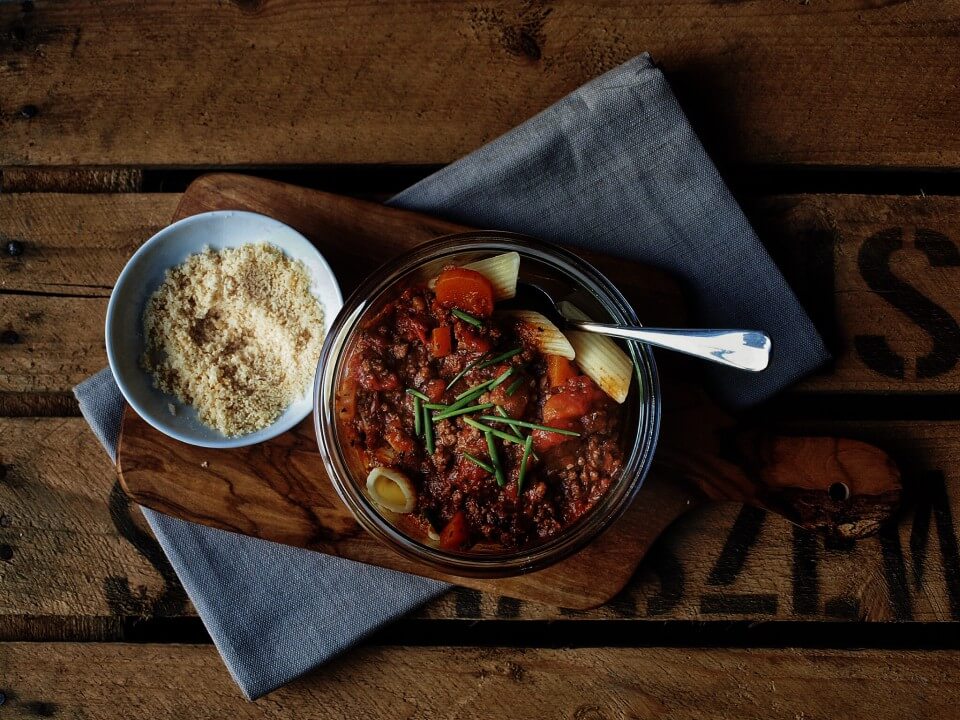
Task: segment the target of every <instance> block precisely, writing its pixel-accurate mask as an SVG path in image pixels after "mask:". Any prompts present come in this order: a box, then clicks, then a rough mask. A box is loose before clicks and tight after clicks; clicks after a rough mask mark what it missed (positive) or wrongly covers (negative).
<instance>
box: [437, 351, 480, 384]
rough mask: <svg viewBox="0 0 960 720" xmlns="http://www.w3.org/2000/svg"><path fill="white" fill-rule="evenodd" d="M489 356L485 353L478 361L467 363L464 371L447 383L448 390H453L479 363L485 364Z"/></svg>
mask: <svg viewBox="0 0 960 720" xmlns="http://www.w3.org/2000/svg"><path fill="white" fill-rule="evenodd" d="M487 355H488V353H483V354H482V355H481V356H480V357H478V358H477V359H476V360H472V361H470V362H469V363H467V364H466V365H465V366H464V368H463V370H461V371H460V372H458V373H457V374H456V375H454V376H453V380H451V381H450V382H448V383H447V390H449V389H450V388H452V387H453V386H454V385H456V384H457V382H458V381H459V380H460V378H462V377H463V376H464V375H466V374H467V373H468V372H470V371H471V370H473V368H475V367H476V366H477V363H479V362H483V359H484V358H485V357H486V356H487Z"/></svg>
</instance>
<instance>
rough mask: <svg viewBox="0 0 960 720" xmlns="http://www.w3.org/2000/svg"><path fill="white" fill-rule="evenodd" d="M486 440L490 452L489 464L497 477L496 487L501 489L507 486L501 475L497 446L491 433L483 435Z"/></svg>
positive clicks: (501, 467)
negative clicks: (490, 463)
mask: <svg viewBox="0 0 960 720" xmlns="http://www.w3.org/2000/svg"><path fill="white" fill-rule="evenodd" d="M484 434H485V435H486V438H487V449H488V450H490V462H492V463H493V474H494V475H496V477H497V485H499V486H500V487H503V486H504V485H506V484H507V478H506V477H505V476H504V474H503V466H502V465H501V464H500V456H499V455H498V454H497V444H496V443H495V442H494V440H493V433H492V432H487V433H484Z"/></svg>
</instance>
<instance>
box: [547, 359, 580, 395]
mask: <svg viewBox="0 0 960 720" xmlns="http://www.w3.org/2000/svg"><path fill="white" fill-rule="evenodd" d="M576 376H577V368H576V367H574V365H573V363H572V362H570V361H569V360H567V359H566V358H565V357H560V356H559V355H547V379H548V380H549V381H550V387H552V388H558V387H560V386H561V385H564V384H565V383H566V382H567V380H569V379H570V378H574V377H576Z"/></svg>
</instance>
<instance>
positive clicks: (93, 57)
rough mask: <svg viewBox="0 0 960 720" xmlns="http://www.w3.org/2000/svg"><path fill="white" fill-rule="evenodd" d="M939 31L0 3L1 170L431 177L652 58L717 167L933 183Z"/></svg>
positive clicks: (918, 12)
mask: <svg viewBox="0 0 960 720" xmlns="http://www.w3.org/2000/svg"><path fill="white" fill-rule="evenodd" d="M958 27H960V3H958V2H957V1H956V0H949V1H946V2H939V3H899V2H894V3H887V2H865V1H864V0H843V1H842V2H839V3H830V4H821V3H809V4H804V3H797V4H790V5H784V6H777V8H776V10H775V11H773V10H772V9H771V8H769V7H767V5H766V4H765V3H723V2H719V3H718V2H712V1H711V0H690V1H689V2H682V3H667V4H664V3H660V2H655V1H654V0H646V1H645V2H639V3H627V2H622V1H619V2H607V3H603V4H599V5H591V6H590V8H589V9H588V8H585V7H584V6H582V5H581V4H580V3H575V2H572V0H558V1H556V2H551V1H549V0H534V1H533V2H528V3H523V4H520V5H517V4H515V3H509V2H505V1H499V2H469V3H467V2H458V3H447V2H423V3H413V4H411V3H403V4H400V3H396V4H389V5H380V4H369V5H368V4H359V5H358V4H355V3H303V2H296V1H295V0H271V1H270V2H229V3H214V2H212V1H211V2H202V3H189V4H173V5H171V4H163V3H130V2H125V1H124V0H112V1H110V2H103V3H98V4H96V5H88V4H64V3H52V2H46V1H43V0H36V2H30V3H3V4H0V38H2V40H0V67H2V68H3V71H2V72H0V97H2V98H3V107H2V113H0V133H2V135H3V137H4V140H5V142H4V143H3V144H2V145H0V165H73V164H81V165H82V164H87V165H99V166H102V165H112V164H117V165H199V166H210V165H218V164H219V165H242V164H247V165H249V164H263V165H266V164H282V163H288V164H290V163H292V164H310V163H375V162H389V163H437V162H448V161H450V160H453V159H455V158H457V157H459V156H461V155H463V154H464V153H466V152H469V151H470V150H472V149H474V148H476V147H478V146H479V145H481V144H482V143H483V142H485V141H487V140H490V139H491V138H493V137H496V136H497V135H499V134H500V133H502V132H504V131H506V130H508V129H509V128H511V127H513V126H515V125H517V124H518V123H519V122H521V121H523V120H524V119H526V118H528V117H530V116H532V115H534V114H535V113H537V112H538V111H540V110H542V109H543V108H544V107H546V106H547V105H549V104H550V103H552V102H553V101H554V100H556V99H558V98H560V97H561V96H563V95H565V94H566V93H567V92H569V91H571V90H573V89H574V88H576V87H577V86H579V85H580V84H582V83H583V82H585V81H587V80H589V79H591V78H593V77H595V76H597V75H599V74H601V73H603V72H604V71H606V70H608V69H610V68H612V67H614V66H616V65H618V64H619V63H621V62H623V61H625V60H627V59H629V58H630V57H633V56H635V55H637V54H639V53H641V52H643V51H650V52H651V53H652V54H653V56H654V57H655V58H656V59H657V60H658V62H660V63H661V64H662V66H663V67H664V69H665V71H666V73H667V76H668V78H669V79H670V81H671V82H672V84H673V85H674V86H675V89H676V92H677V94H678V95H679V97H680V100H681V102H682V104H683V106H684V109H685V110H686V112H687V113H688V114H689V115H690V116H691V118H692V119H693V122H694V125H695V126H696V128H697V130H698V131H699V132H700V133H701V134H702V135H703V136H704V138H705V141H706V144H707V146H708V148H709V149H711V150H715V151H716V153H717V154H720V155H722V156H724V157H734V158H736V160H737V161H738V162H753V163H816V164H839V165H872V166H899V167H918V166H928V167H947V166H950V165H957V164H958V161H960V136H958V135H957V133H956V117H957V115H958V113H960V92H958V87H960V85H958V79H960V75H958V73H960V68H958V66H957V64H956V63H955V62H954V61H953V60H954V58H955V57H956V56H957V54H958V53H960V30H958ZM891 58H910V62H891ZM478 79H482V80H478Z"/></svg>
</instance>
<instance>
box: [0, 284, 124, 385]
mask: <svg viewBox="0 0 960 720" xmlns="http://www.w3.org/2000/svg"><path fill="white" fill-rule="evenodd" d="M106 311H107V298H106V297H96V298H93V297H62V296H61V297H37V296H31V295H2V294H0V317H2V318H3V322H4V324H5V325H6V328H5V329H3V330H2V331H0V392H37V391H57V390H61V391H62V390H68V389H69V388H71V387H73V386H74V385H76V384H77V383H78V382H80V381H81V380H83V379H84V378H86V377H89V376H90V375H91V374H92V373H93V372H95V371H96V369H97V368H103V367H105V366H106V364H107V353H106V349H105V347H104V344H103V318H104V315H105V314H106Z"/></svg>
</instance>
